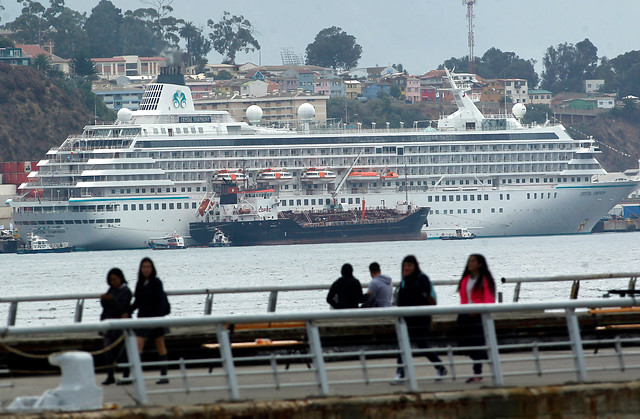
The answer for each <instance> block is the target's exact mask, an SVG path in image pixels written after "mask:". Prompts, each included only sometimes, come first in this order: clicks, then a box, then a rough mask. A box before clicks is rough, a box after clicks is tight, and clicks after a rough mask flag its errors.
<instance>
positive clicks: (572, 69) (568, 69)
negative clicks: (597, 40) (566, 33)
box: [540, 39, 598, 93]
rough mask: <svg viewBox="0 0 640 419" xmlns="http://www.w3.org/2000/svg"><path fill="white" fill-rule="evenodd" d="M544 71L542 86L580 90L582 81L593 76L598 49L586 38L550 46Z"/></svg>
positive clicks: (555, 89) (544, 60) (549, 88)
mask: <svg viewBox="0 0 640 419" xmlns="http://www.w3.org/2000/svg"><path fill="white" fill-rule="evenodd" d="M542 64H543V67H544V71H543V72H542V82H541V84H540V87H542V88H543V89H546V90H550V91H552V92H554V93H558V92H579V91H581V90H582V82H583V80H585V79H589V78H592V77H593V74H594V72H595V70H596V67H597V64H598V49H597V48H596V47H595V46H594V45H593V44H592V43H591V41H589V39H585V40H583V41H581V42H578V43H577V44H576V45H573V44H569V43H566V42H565V43H563V44H559V45H558V46H557V47H555V48H554V47H553V46H550V47H549V48H547V51H546V53H545V55H544V58H543V60H542Z"/></svg>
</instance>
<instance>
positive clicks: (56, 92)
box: [0, 64, 94, 161]
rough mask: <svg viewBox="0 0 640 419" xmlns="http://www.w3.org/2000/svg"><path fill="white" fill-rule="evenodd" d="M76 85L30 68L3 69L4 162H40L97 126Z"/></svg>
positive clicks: (0, 155) (0, 120)
mask: <svg viewBox="0 0 640 419" xmlns="http://www.w3.org/2000/svg"><path fill="white" fill-rule="evenodd" d="M85 100H86V95H85V96H83V93H82V92H81V91H80V89H78V88H73V87H72V82H70V81H64V80H51V79H49V78H47V77H45V76H44V75H43V74H42V73H40V72H39V71H37V70H34V69H31V68H27V67H13V66H9V65H6V64H1V65H0V161H29V160H39V159H41V158H43V157H44V155H45V153H46V152H47V151H48V150H49V149H50V148H51V147H55V146H58V145H60V144H61V143H62V142H63V141H64V139H65V138H66V137H67V136H68V135H69V134H72V133H80V132H81V131H82V128H83V127H84V126H85V125H86V124H89V123H92V122H93V119H94V116H93V109H88V108H87V106H86V105H85V103H84V101H85Z"/></svg>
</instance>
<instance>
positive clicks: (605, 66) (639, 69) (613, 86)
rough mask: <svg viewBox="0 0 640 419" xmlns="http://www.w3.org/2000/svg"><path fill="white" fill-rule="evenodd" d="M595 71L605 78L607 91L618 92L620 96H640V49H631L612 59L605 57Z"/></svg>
mask: <svg viewBox="0 0 640 419" xmlns="http://www.w3.org/2000/svg"><path fill="white" fill-rule="evenodd" d="M595 73H596V75H597V78H601V79H604V80H605V86H604V89H605V91H606V92H610V93H614V92H615V93H618V95H619V97H625V96H628V95H633V96H640V51H629V52H626V53H624V54H620V55H618V56H617V57H615V58H613V59H611V60H607V59H606V58H603V59H602V60H601V62H600V65H599V66H598V68H597V69H596V71H595Z"/></svg>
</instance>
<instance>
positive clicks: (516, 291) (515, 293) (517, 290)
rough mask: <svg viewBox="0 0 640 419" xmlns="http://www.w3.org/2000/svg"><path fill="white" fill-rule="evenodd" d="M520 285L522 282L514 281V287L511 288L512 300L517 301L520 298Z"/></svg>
mask: <svg viewBox="0 0 640 419" xmlns="http://www.w3.org/2000/svg"><path fill="white" fill-rule="evenodd" d="M521 286H522V282H517V283H516V288H515V289H514V290H513V302H514V303H517V302H518V300H520V287H521Z"/></svg>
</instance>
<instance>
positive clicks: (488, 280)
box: [457, 254, 496, 383]
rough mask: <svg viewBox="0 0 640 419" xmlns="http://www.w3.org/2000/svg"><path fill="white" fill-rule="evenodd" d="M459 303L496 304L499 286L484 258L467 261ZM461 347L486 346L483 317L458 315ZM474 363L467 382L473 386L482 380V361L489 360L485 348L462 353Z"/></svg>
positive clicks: (473, 257) (475, 256)
mask: <svg viewBox="0 0 640 419" xmlns="http://www.w3.org/2000/svg"><path fill="white" fill-rule="evenodd" d="M458 292H459V293H460V304H488V303H495V302H496V283H495V281H494V280H493V275H491V271H489V267H488V266H487V261H486V259H485V258H484V256H482V255H478V254H473V255H471V256H469V259H468V260H467V266H466V267H465V269H464V272H463V273H462V278H461V279H460V282H459V284H458ZM457 328H458V333H459V335H458V336H459V338H458V346H484V345H485V340H484V330H483V328H482V318H481V316H480V314H461V315H460V316H458V322H457ZM462 353H463V354H464V355H468V356H469V357H470V358H471V359H473V360H474V361H475V362H474V364H473V373H474V374H475V376H474V377H471V378H469V379H468V380H467V383H473V382H477V381H480V380H482V360H485V359H489V355H488V354H487V351H486V350H485V349H473V350H468V351H465V352H462Z"/></svg>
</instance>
